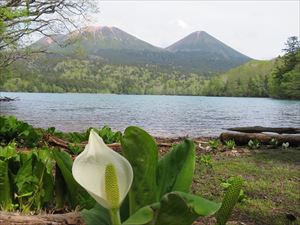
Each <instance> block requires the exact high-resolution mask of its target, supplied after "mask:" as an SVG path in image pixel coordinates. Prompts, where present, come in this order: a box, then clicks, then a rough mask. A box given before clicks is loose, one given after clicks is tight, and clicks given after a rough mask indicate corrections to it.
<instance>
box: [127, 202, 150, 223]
mask: <svg viewBox="0 0 300 225" xmlns="http://www.w3.org/2000/svg"><path fill="white" fill-rule="evenodd" d="M153 217H154V211H153V209H152V208H151V207H150V206H144V207H143V208H141V209H139V210H138V211H136V212H135V213H134V214H133V215H132V216H131V217H129V218H128V219H127V220H126V221H125V222H124V223H122V225H143V224H147V223H149V222H150V221H151V220H152V219H153Z"/></svg>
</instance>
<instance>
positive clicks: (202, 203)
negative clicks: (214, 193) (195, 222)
mask: <svg viewBox="0 0 300 225" xmlns="http://www.w3.org/2000/svg"><path fill="white" fill-rule="evenodd" d="M173 193H175V194H177V195H179V196H180V197H182V198H183V199H184V200H185V202H186V204H187V205H188V206H190V207H191V208H192V209H193V211H194V212H195V213H197V215H198V216H211V215H213V214H215V213H216V212H217V211H218V210H219V209H220V207H221V204H220V203H216V202H212V201H210V200H207V199H205V198H202V197H200V196H197V195H193V194H188V193H184V192H179V191H175V192H173Z"/></svg>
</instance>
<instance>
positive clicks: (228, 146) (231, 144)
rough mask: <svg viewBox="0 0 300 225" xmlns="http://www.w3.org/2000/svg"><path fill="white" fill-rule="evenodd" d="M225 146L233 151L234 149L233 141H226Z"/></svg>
mask: <svg viewBox="0 0 300 225" xmlns="http://www.w3.org/2000/svg"><path fill="white" fill-rule="evenodd" d="M225 146H226V148H228V149H234V148H235V141H234V140H229V141H226V142H225Z"/></svg>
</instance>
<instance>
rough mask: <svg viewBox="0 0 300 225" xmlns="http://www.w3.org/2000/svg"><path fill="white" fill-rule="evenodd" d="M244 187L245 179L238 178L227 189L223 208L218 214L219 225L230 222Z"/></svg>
mask: <svg viewBox="0 0 300 225" xmlns="http://www.w3.org/2000/svg"><path fill="white" fill-rule="evenodd" d="M242 185H243V179H242V178H241V177H236V178H234V179H233V180H232V181H231V185H230V186H229V188H228V189H227V191H226V193H225V196H224V199H223V201H222V206H221V208H220V210H219V211H218V212H217V214H216V219H217V225H225V224H226V222H227V221H228V219H229V217H230V215H231V212H232V210H233V207H234V206H235V204H236V203H237V201H238V199H239V195H240V191H241V188H242Z"/></svg>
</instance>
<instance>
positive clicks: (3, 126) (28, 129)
mask: <svg viewBox="0 0 300 225" xmlns="http://www.w3.org/2000/svg"><path fill="white" fill-rule="evenodd" d="M41 137H42V135H41V133H40V132H38V131H37V130H35V129H34V128H33V127H32V126H31V125H29V124H28V123H25V122H22V121H19V120H17V119H16V117H14V116H9V117H4V116H0V139H1V143H0V144H3V145H5V144H8V143H9V142H11V141H13V140H15V141H16V142H17V144H18V146H25V147H34V146H37V144H38V143H39V141H40V140H41Z"/></svg>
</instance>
